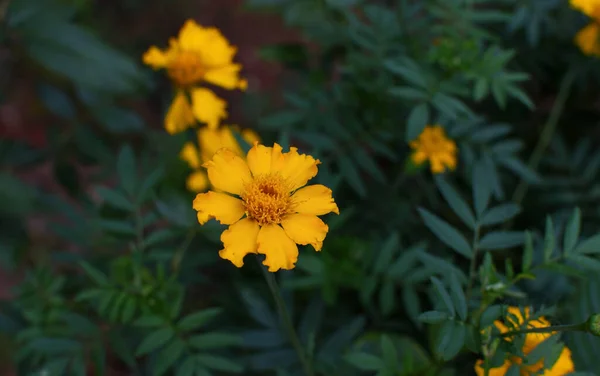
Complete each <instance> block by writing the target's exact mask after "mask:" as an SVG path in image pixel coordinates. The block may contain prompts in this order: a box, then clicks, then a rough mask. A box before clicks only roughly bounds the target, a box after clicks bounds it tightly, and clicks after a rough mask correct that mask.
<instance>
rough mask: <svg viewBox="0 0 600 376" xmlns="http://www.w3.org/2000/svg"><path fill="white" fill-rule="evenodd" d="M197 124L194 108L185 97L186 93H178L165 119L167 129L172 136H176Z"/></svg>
mask: <svg viewBox="0 0 600 376" xmlns="http://www.w3.org/2000/svg"><path fill="white" fill-rule="evenodd" d="M194 123H195V119H194V114H193V112H192V108H191V107H190V104H189V102H188V99H187V98H186V96H185V93H184V92H182V91H178V92H177V94H175V98H173V102H172V103H171V107H169V110H168V111H167V116H166V117H165V129H166V130H167V132H169V133H170V134H175V133H179V132H182V131H184V130H186V129H188V128H189V127H190V126H191V125H193V124H194Z"/></svg>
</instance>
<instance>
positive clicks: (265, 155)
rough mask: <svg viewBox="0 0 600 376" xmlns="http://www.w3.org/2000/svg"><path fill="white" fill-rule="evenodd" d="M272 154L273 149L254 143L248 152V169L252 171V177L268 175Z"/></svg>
mask: <svg viewBox="0 0 600 376" xmlns="http://www.w3.org/2000/svg"><path fill="white" fill-rule="evenodd" d="M272 154H273V148H270V147H267V146H264V145H259V144H258V142H255V143H254V146H253V147H252V148H251V149H250V150H248V156H247V157H246V160H247V161H248V167H250V171H252V175H253V176H258V175H263V174H268V173H269V172H271V156H272Z"/></svg>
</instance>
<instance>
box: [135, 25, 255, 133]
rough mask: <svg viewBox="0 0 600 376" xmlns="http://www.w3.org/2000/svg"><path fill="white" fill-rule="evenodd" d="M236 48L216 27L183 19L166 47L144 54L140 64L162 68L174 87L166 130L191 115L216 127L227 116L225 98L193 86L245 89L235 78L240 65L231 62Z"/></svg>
mask: <svg viewBox="0 0 600 376" xmlns="http://www.w3.org/2000/svg"><path fill="white" fill-rule="evenodd" d="M236 51H237V49H236V48H235V47H233V46H231V45H230V44H229V42H228V41H227V39H226V38H225V37H224V36H223V35H222V34H221V32H220V31H219V30H218V29H216V28H214V27H202V26H200V25H198V24H197V23H196V22H195V21H193V20H187V21H186V22H185V24H184V25H183V27H182V28H181V30H180V32H179V37H178V38H177V39H175V38H171V40H170V41H169V47H168V48H167V49H165V50H161V49H159V48H158V47H156V46H152V47H150V48H149V49H148V51H146V53H144V56H143V61H144V63H145V64H147V65H149V66H151V67H152V68H154V69H155V70H157V69H166V70H167V74H168V75H169V77H170V78H171V81H173V83H174V84H175V86H176V87H177V92H176V94H175V97H174V99H173V102H172V104H171V107H170V108H169V110H168V112H167V115H166V118H165V128H166V130H167V132H169V133H171V134H173V133H177V132H181V131H183V130H185V129H187V128H189V127H190V126H192V125H193V124H194V118H195V119H197V120H199V121H201V122H203V123H206V124H207V125H208V126H209V127H210V128H216V127H217V126H218V125H219V122H220V120H221V119H223V118H225V117H226V116H227V111H226V110H225V107H226V103H225V101H224V100H222V99H220V98H219V97H217V96H216V95H215V93H213V92H212V91H211V90H209V89H206V88H201V87H197V86H196V85H198V84H200V83H203V82H208V83H211V84H214V85H217V86H221V87H223V88H225V89H229V90H233V89H242V90H245V89H246V86H247V83H246V80H244V79H241V78H240V77H239V72H240V70H241V68H242V66H241V65H240V64H235V63H233V57H234V55H235V53H236Z"/></svg>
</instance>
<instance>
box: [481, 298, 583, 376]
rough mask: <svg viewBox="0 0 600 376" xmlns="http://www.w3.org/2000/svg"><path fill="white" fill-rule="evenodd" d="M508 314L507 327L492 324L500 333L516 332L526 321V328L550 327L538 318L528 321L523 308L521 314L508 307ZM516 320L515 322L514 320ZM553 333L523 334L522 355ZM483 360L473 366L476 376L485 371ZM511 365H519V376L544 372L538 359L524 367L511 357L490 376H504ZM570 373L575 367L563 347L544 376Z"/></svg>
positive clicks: (526, 311)
mask: <svg viewBox="0 0 600 376" xmlns="http://www.w3.org/2000/svg"><path fill="white" fill-rule="evenodd" d="M508 313H509V314H510V315H511V316H509V317H508V321H509V325H510V327H511V328H510V329H509V327H507V326H506V325H505V323H503V322H501V321H496V322H494V325H495V326H496V327H497V328H498V330H500V332H501V333H506V332H509V331H510V330H518V328H519V327H520V326H522V325H524V324H525V321H527V327H528V328H545V327H548V326H550V323H549V322H548V321H547V320H546V319H545V318H544V317H540V318H538V319H536V320H529V309H528V308H525V309H524V312H522V311H521V310H520V309H519V307H509V308H508ZM515 318H516V319H517V320H516V322H515V320H514V319H515ZM554 334H555V333H527V334H525V343H524V344H523V349H522V350H523V354H525V355H527V354H529V353H530V352H531V351H533V349H535V348H536V347H537V346H538V345H539V344H540V343H542V342H544V340H546V339H547V338H548V337H550V336H551V335H554ZM506 340H508V341H510V340H511V339H510V337H509V338H506ZM482 365H483V360H479V361H477V363H476V364H475V373H477V376H483V375H484V374H485V371H484V369H483V367H482ZM513 365H520V375H521V376H530V375H537V374H538V372H539V371H541V370H544V359H540V360H539V361H538V362H536V363H535V364H531V365H524V364H523V359H521V358H520V357H518V356H511V357H510V358H509V359H506V360H505V361H504V364H503V365H502V366H500V367H496V368H492V369H490V372H489V375H490V376H504V375H505V374H506V373H507V372H508V369H509V368H510V367H511V366H513ZM571 372H575V365H574V364H573V360H572V359H571V350H569V349H568V348H567V347H563V350H562V352H561V353H560V356H559V358H558V360H557V361H556V363H554V365H553V366H552V368H550V369H546V370H544V373H543V375H544V376H564V375H567V374H569V373H571Z"/></svg>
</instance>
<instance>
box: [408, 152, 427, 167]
mask: <svg viewBox="0 0 600 376" xmlns="http://www.w3.org/2000/svg"><path fill="white" fill-rule="evenodd" d="M410 159H411V160H412V161H413V163H414V164H416V165H420V164H421V163H423V162H425V161H426V160H427V154H426V153H425V152H424V151H423V150H416V151H415V152H414V153H412V154H411V156H410Z"/></svg>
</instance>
